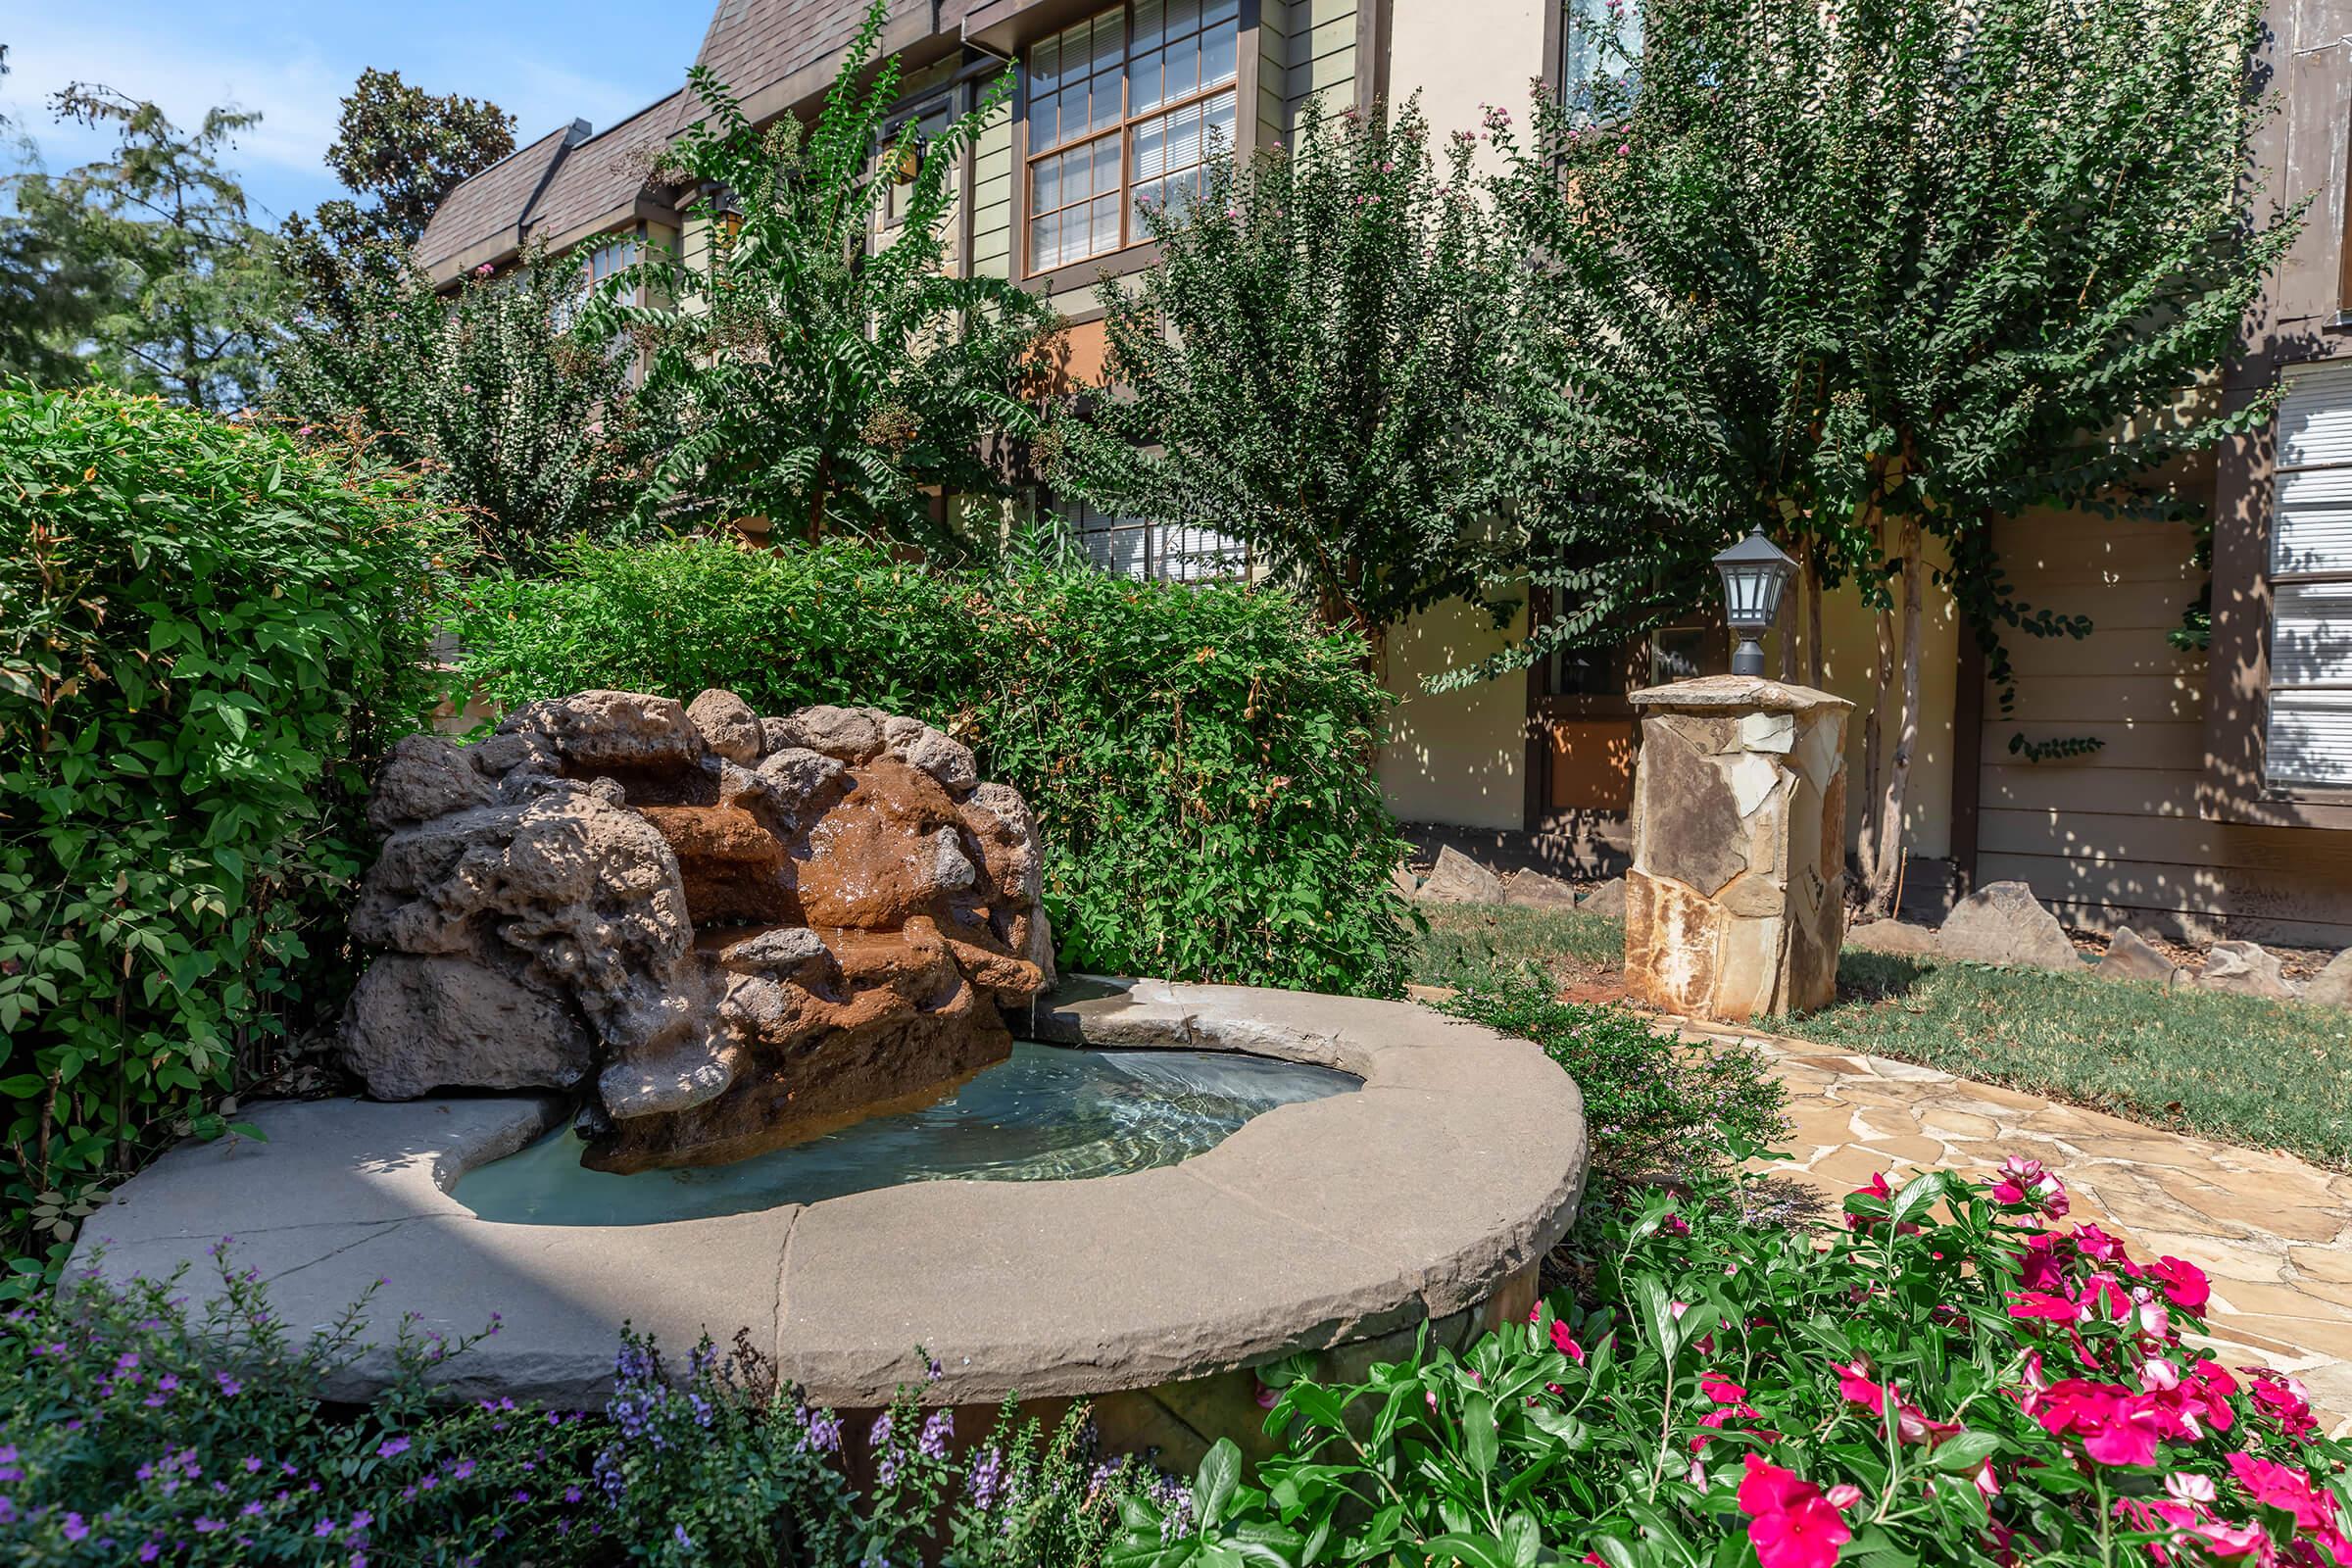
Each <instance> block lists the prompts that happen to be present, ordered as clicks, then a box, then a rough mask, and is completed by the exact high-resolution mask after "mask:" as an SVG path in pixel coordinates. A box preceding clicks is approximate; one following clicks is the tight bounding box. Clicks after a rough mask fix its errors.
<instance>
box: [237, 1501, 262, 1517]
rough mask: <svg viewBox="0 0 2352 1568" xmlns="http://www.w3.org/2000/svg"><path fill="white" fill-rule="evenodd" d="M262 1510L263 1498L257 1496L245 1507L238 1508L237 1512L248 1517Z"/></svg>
mask: <svg viewBox="0 0 2352 1568" xmlns="http://www.w3.org/2000/svg"><path fill="white" fill-rule="evenodd" d="M261 1511H262V1500H261V1499H260V1498H259V1497H256V1498H255V1499H254V1500H253V1501H251V1502H249V1503H247V1504H246V1505H245V1506H244V1507H242V1508H239V1509H238V1510H237V1512H239V1513H241V1514H243V1515H244V1516H245V1517H246V1518H248V1519H250V1518H252V1517H253V1516H254V1515H255V1514H257V1513H260V1512H261Z"/></svg>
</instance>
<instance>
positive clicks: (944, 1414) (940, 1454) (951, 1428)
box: [915, 1410, 956, 1459]
mask: <svg viewBox="0 0 2352 1568" xmlns="http://www.w3.org/2000/svg"><path fill="white" fill-rule="evenodd" d="M955 1432H956V1412H955V1411H953V1410H934V1411H932V1412H931V1419H929V1420H928V1421H925V1422H924V1423H923V1435H922V1438H921V1440H920V1441H919V1442H918V1443H917V1444H916V1445H915V1446H916V1447H917V1448H918V1449H920V1450H921V1452H922V1455H923V1457H924V1458H926V1459H945V1458H946V1457H947V1456H948V1439H949V1438H951V1437H953V1436H954V1435H955Z"/></svg>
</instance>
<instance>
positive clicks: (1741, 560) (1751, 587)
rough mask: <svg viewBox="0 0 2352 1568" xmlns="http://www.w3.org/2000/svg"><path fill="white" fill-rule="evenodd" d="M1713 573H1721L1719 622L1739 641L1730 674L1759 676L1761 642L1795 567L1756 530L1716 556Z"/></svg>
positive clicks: (1759, 527)
mask: <svg viewBox="0 0 2352 1568" xmlns="http://www.w3.org/2000/svg"><path fill="white" fill-rule="evenodd" d="M1715 569H1716V570H1717V571H1720V572H1722V573H1723V618H1724V620H1725V621H1726V622H1727V623H1728V624H1729V625H1730V626H1731V628H1732V630H1733V631H1734V632H1736V633H1738V634H1739V637H1740V646H1739V647H1737V648H1735V649H1734V650H1732V673H1733V674H1735V675H1761V674H1763V673H1764V644H1763V642H1762V640H1761V639H1762V638H1763V636H1764V633H1765V631H1766V630H1767V629H1768V628H1769V627H1770V626H1771V625H1772V623H1773V621H1774V620H1775V619H1776V618H1777V617H1778V616H1779V615H1780V613H1781V594H1782V592H1783V590H1785V589H1786V588H1788V586H1789V578H1791V577H1793V576H1795V575H1796V563H1795V562H1793V561H1791V560H1789V557H1787V556H1786V555H1783V554H1782V553H1781V550H1780V547H1779V546H1777V545H1775V544H1774V543H1773V542H1772V541H1771V540H1769V539H1767V538H1765V537H1764V530H1763V528H1762V527H1761V526H1758V527H1757V528H1756V530H1755V531H1754V532H1753V533H1750V534H1749V535H1748V536H1747V537H1746V538H1744V539H1742V540H1740V542H1739V543H1738V544H1736V545H1734V546H1732V547H1731V548H1730V549H1729V550H1726V551H1724V552H1723V553H1722V554H1721V555H1719V556H1717V557H1716V558H1715Z"/></svg>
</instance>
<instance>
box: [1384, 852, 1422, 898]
mask: <svg viewBox="0 0 2352 1568" xmlns="http://www.w3.org/2000/svg"><path fill="white" fill-rule="evenodd" d="M1389 886H1390V887H1392V888H1394V889H1396V890H1397V897H1398V898H1400V899H1409V898H1411V897H1413V896H1414V895H1415V894H1417V893H1419V892H1420V891H1421V879H1420V878H1419V877H1417V876H1415V875H1413V868H1412V867H1411V866H1409V865H1407V864H1405V863H1404V862H1403V861H1402V860H1398V861H1397V863H1396V864H1395V865H1393V866H1390V867H1389Z"/></svg>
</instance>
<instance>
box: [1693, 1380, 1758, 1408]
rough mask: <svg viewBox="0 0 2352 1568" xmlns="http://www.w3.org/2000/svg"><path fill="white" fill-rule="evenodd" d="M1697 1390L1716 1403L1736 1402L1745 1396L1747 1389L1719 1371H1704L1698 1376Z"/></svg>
mask: <svg viewBox="0 0 2352 1568" xmlns="http://www.w3.org/2000/svg"><path fill="white" fill-rule="evenodd" d="M1698 1392H1699V1393H1701V1394H1703V1395H1705V1396H1706V1397H1708V1398H1710V1399H1712V1400H1714V1401H1715V1402H1716V1403H1717V1404H1738V1403H1740V1401H1741V1400H1742V1399H1745V1398H1746V1397H1747V1391H1746V1390H1745V1389H1743V1388H1741V1387H1740V1385H1739V1384H1737V1383H1734V1382H1733V1381H1732V1380H1731V1379H1730V1378H1727V1377H1724V1376H1722V1375H1721V1374H1719V1373H1715V1372H1706V1373H1702V1374H1700V1376H1699V1380H1698Z"/></svg>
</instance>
